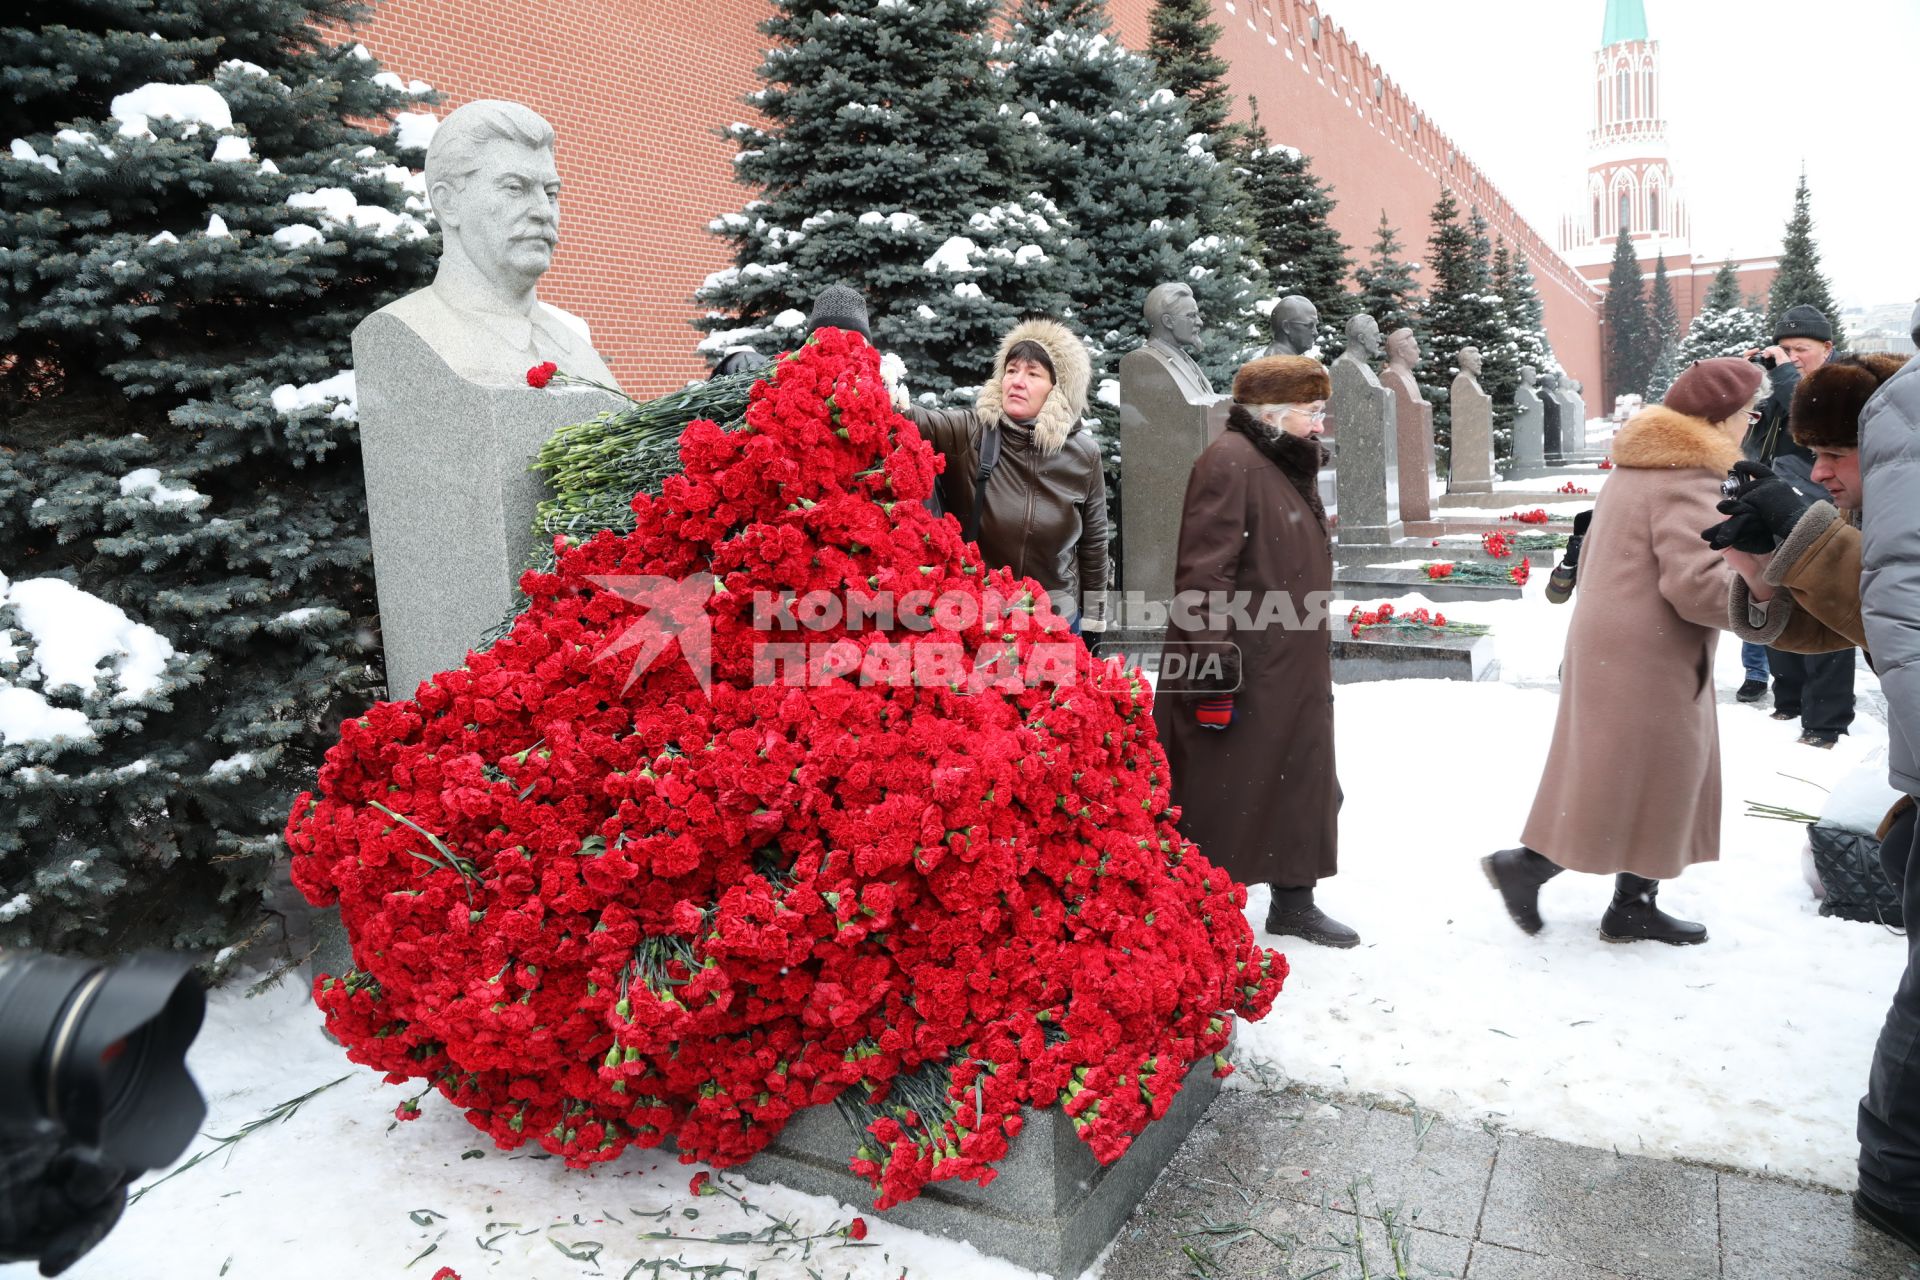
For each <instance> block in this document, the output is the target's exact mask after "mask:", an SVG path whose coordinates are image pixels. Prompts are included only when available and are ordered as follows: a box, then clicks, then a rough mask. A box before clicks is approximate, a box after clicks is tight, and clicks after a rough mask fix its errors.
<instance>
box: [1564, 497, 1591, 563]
mask: <svg viewBox="0 0 1920 1280" xmlns="http://www.w3.org/2000/svg"><path fill="white" fill-rule="evenodd" d="M1592 523H1593V508H1592V507H1588V508H1587V509H1586V510H1585V511H1582V512H1581V513H1580V514H1579V515H1577V516H1575V517H1574V518H1573V534H1572V535H1571V536H1570V537H1569V538H1568V539H1567V549H1566V551H1565V553H1563V554H1562V555H1561V557H1560V564H1561V566H1562V567H1563V568H1567V569H1571V568H1573V567H1574V566H1575V565H1577V564H1579V563H1580V544H1581V543H1583V542H1585V541H1586V540H1587V527H1588V526H1589V525H1591V524H1592Z"/></svg>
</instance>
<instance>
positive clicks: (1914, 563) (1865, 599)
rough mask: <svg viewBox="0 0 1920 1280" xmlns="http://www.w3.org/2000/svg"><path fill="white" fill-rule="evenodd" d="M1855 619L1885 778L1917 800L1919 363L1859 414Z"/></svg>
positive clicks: (1919, 715)
mask: <svg viewBox="0 0 1920 1280" xmlns="http://www.w3.org/2000/svg"><path fill="white" fill-rule="evenodd" d="M1860 483H1861V500H1860V506H1861V511H1862V512H1863V515H1864V519H1863V521H1862V524H1861V538H1860V616H1861V623H1862V627H1863V629H1864V630H1865V632H1866V636H1867V643H1868V645H1869V647H1870V648H1871V649H1872V650H1873V658H1874V670H1875V671H1876V672H1878V673H1879V676H1880V688H1881V691H1882V692H1884V693H1885V694H1886V696H1887V780H1888V781H1889V782H1890V783H1891V784H1892V785H1893V786H1895V787H1898V788H1899V789H1900V790H1902V791H1904V792H1906V793H1907V794H1908V795H1920V518H1916V513H1920V360H1913V361H1909V362H1908V363H1907V367H1906V368H1905V369H1902V370H1901V371H1900V372H1899V373H1897V374H1895V375H1894V376H1893V377H1891V378H1889V379H1887V381H1886V383H1885V385H1883V386H1882V387H1881V388H1880V389H1879V390H1878V391H1876V392H1874V394H1873V398H1872V399H1871V400H1869V401H1867V407H1866V408H1865V409H1862V410H1861V411H1860Z"/></svg>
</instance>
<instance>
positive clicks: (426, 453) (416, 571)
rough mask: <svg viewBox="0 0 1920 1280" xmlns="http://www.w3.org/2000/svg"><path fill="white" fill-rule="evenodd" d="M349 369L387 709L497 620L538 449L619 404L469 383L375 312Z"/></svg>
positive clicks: (518, 564) (523, 541)
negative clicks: (355, 396) (356, 404)
mask: <svg viewBox="0 0 1920 1280" xmlns="http://www.w3.org/2000/svg"><path fill="white" fill-rule="evenodd" d="M353 362H354V378H355V383H356V386H357V389H358V393H359V400H360V451H361V457H362V462H363V465H364V467H365V471H366V485H367V518H368V523H369V526H370V528H371V532H372V535H373V562H374V574H375V577H376V580H377V583H378V589H379V598H380V631H381V640H382V643H383V645H384V646H385V649H386V660H387V696H388V697H389V698H392V699H395V700H398V699H403V698H411V697H412V696H413V695H414V692H415V690H416V689H418V688H419V686H420V683H421V682H422V681H423V680H426V679H427V678H429V677H430V676H433V675H436V674H437V673H439V672H441V671H446V670H450V669H452V668H454V667H458V666H459V665H460V664H461V663H462V662H463V661H464V660H465V659H466V655H467V651H468V650H469V649H470V648H471V647H472V646H473V645H474V643H475V642H476V641H478V640H479V639H480V637H481V636H482V635H483V634H484V633H485V632H486V631H487V630H488V629H489V628H490V627H492V626H494V625H495V624H496V623H498V622H499V621H500V619H501V618H502V617H504V616H505V615H506V613H507V610H508V608H509V606H510V605H511V604H512V601H513V594H514V590H515V585H516V584H517V583H518V581H519V579H520V574H521V573H522V572H523V571H524V570H525V569H526V568H527V565H528V562H529V559H530V558H531V555H532V552H533V546H534V535H533V517H534V508H535V507H536V506H537V505H538V504H539V502H540V500H541V499H542V498H543V497H545V496H546V495H547V492H548V490H547V488H546V486H545V484H544V483H543V482H542V481H541V480H540V479H539V477H538V476H536V475H535V474H534V473H533V472H531V471H530V470H528V468H529V466H530V465H531V464H532V462H533V459H534V457H535V456H536V455H537V454H538V453H539V450H540V446H541V444H543V443H544V442H545V441H546V439H547V437H548V436H549V435H551V434H552V433H553V430H554V428H556V427H560V426H563V425H566V424H568V423H574V422H583V421H585V420H586V419H588V418H591V417H593V416H594V415H595V414H597V413H600V412H602V411H603V410H608V409H612V408H616V407H617V406H618V405H619V403H620V402H619V401H618V400H616V399H615V398H614V397H613V396H611V395H608V394H605V393H602V392H597V391H585V392H553V391H535V390H533V389H532V388H530V387H527V388H499V387H483V386H480V385H478V384H477V383H473V382H469V381H467V380H466V379H465V378H462V377H460V376H458V375H457V374H455V373H454V372H453V370H452V369H450V368H448V366H447V363H446V361H445V360H443V359H441V358H440V356H439V355H437V354H436V353H435V352H434V350H433V349H432V348H431V347H430V346H428V345H427V343H426V341H425V340H424V339H422V338H421V337H420V335H419V334H417V333H415V332H414V331H413V330H412V329H411V328H409V327H408V326H407V325H406V324H405V323H403V322H402V321H400V320H399V319H397V318H395V317H394V316H391V315H387V314H384V313H376V314H374V315H372V316H369V317H367V319H366V320H364V321H362V322H361V323H360V326H359V327H358V328H356V329H355V330H354V331H353Z"/></svg>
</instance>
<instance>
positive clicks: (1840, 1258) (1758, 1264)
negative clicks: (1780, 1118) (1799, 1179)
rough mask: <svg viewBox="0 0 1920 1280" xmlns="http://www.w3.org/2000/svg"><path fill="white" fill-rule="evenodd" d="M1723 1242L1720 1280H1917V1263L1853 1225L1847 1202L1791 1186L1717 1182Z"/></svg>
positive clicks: (1896, 1247) (1755, 1181)
mask: <svg viewBox="0 0 1920 1280" xmlns="http://www.w3.org/2000/svg"><path fill="white" fill-rule="evenodd" d="M1720 1242H1721V1248H1722V1251H1723V1257H1724V1259H1725V1261H1724V1269H1723V1270H1722V1272H1721V1274H1722V1276H1723V1277H1724V1278H1725V1280H1776V1278H1777V1277H1780V1276H1823V1277H1824V1276H1832V1277H1834V1278H1835V1280H1840V1278H1842V1277H1845V1278H1846V1280H1911V1278H1912V1277H1920V1255H1916V1254H1915V1253H1914V1252H1913V1250H1911V1249H1909V1248H1907V1247H1906V1246H1905V1245H1902V1244H1900V1243H1898V1242H1897V1241H1895V1240H1893V1239H1892V1238H1891V1237H1889V1236H1887V1235H1885V1234H1884V1233H1882V1232H1881V1231H1879V1230H1877V1229H1876V1228H1874V1227H1871V1226H1868V1225H1867V1224H1866V1223H1864V1222H1861V1221H1860V1220H1859V1219H1858V1218H1855V1217H1854V1216H1853V1203H1852V1201H1851V1199H1850V1198H1849V1197H1847V1196H1844V1195H1841V1194H1840V1193H1838V1192H1834V1191H1823V1190H1819V1189H1816V1188H1811V1187H1802V1186H1796V1185H1794V1184H1793V1183H1789V1182H1774V1181H1769V1180H1762V1179H1757V1178H1734V1177H1722V1178H1721V1179H1720Z"/></svg>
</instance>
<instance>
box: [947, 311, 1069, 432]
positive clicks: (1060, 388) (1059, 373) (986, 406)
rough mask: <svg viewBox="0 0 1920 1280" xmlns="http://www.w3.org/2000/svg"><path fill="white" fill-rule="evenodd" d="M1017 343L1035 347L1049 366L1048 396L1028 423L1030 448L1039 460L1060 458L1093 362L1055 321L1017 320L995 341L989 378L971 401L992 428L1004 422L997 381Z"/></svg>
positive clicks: (1002, 374) (1062, 326) (998, 382)
mask: <svg viewBox="0 0 1920 1280" xmlns="http://www.w3.org/2000/svg"><path fill="white" fill-rule="evenodd" d="M1021 342H1037V343H1039V344H1040V345H1041V346H1042V347H1044V348H1045V349H1046V352H1047V355H1048V356H1049V357H1050V358H1051V359H1052V360H1053V391H1052V393H1051V394H1049V395H1048V396H1047V402H1046V403H1045V404H1043V405H1041V406H1040V416H1039V417H1038V418H1035V419H1034V422H1033V443H1034V445H1035V447H1036V448H1038V449H1039V450H1040V452H1041V453H1042V454H1052V453H1058V452H1060V449H1061V447H1062V446H1063V445H1065V444H1066V443H1067V437H1068V436H1070V435H1072V434H1073V430H1074V428H1075V427H1077V426H1079V425H1080V419H1081V418H1082V417H1084V416H1085V415H1086V412H1087V386H1088V383H1089V382H1091V381H1092V378H1093V360H1092V358H1091V357H1089V356H1088V355H1087V347H1086V344H1085V343H1083V342H1081V341H1080V339H1079V338H1077V337H1075V336H1074V333H1073V330H1071V329H1069V328H1067V326H1065V325H1063V324H1061V323H1060V322H1059V321H1057V320H1023V321H1021V322H1020V323H1019V324H1017V325H1015V326H1014V327H1013V328H1012V330H1011V331H1009V332H1008V334H1007V336H1006V337H1004V338H1002V339H1000V349H999V350H998V351H997V352H995V353H994V356H993V376H992V377H991V378H989V379H987V383H986V385H985V386H983V387H981V388H980V394H979V396H978V398H976V399H975V401H974V408H975V410H976V411H977V412H978V413H979V414H980V417H981V419H982V420H983V421H984V422H986V423H988V424H992V423H995V422H999V421H1000V420H1001V419H1002V418H1004V417H1005V416H1006V406H1005V403H1004V401H1003V400H1002V397H1001V391H1000V380H1001V378H1002V377H1004V376H1005V374H1006V372H1007V352H1009V351H1011V350H1013V348H1014V346H1015V345H1016V344H1018V343H1021Z"/></svg>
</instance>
